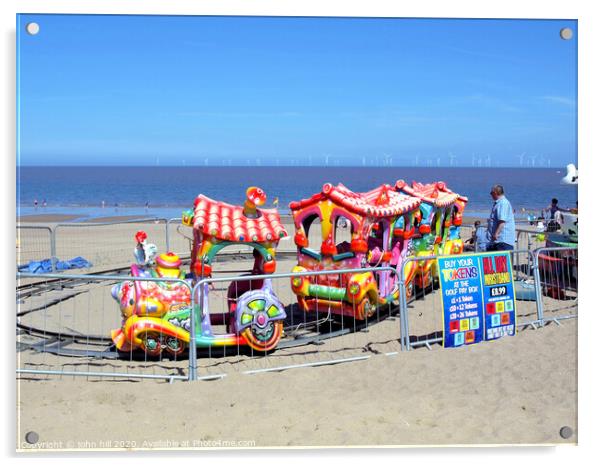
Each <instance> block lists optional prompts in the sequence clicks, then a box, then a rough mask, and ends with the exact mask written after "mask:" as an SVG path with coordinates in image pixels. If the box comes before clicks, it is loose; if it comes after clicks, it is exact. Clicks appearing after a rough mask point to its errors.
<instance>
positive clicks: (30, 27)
mask: <svg viewBox="0 0 602 466" xmlns="http://www.w3.org/2000/svg"><path fill="white" fill-rule="evenodd" d="M25 30H26V31H27V34H29V35H30V36H35V35H36V34H37V33H38V32H40V25H39V24H38V23H27V24H26V25H25Z"/></svg>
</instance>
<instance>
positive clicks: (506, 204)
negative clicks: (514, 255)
mask: <svg viewBox="0 0 602 466" xmlns="http://www.w3.org/2000/svg"><path fill="white" fill-rule="evenodd" d="M490 194H491V197H492V198H493V207H492V208H491V215H489V220H488V222H487V240H488V242H489V244H488V245H487V250H488V251H509V250H512V249H514V238H515V231H514V212H513V211H512V206H511V205H510V201H509V200H508V199H506V196H504V187H503V186H502V185H499V184H496V185H495V186H494V187H493V188H491V193H490Z"/></svg>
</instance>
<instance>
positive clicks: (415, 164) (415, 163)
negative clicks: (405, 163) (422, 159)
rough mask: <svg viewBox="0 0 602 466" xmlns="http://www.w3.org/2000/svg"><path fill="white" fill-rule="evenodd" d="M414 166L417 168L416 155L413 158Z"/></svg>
mask: <svg viewBox="0 0 602 466" xmlns="http://www.w3.org/2000/svg"><path fill="white" fill-rule="evenodd" d="M414 166H415V167H417V166H418V156H417V155H416V156H415V157H414Z"/></svg>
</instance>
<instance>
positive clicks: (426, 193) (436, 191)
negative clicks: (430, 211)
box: [395, 180, 468, 207]
mask: <svg viewBox="0 0 602 466" xmlns="http://www.w3.org/2000/svg"><path fill="white" fill-rule="evenodd" d="M395 187H396V188H397V189H399V190H401V191H403V192H405V193H407V194H409V195H410V196H415V197H418V198H420V199H422V200H424V201H426V202H429V203H431V204H433V205H435V206H436V207H448V206H450V205H452V204H453V203H454V202H456V200H457V199H460V200H461V201H464V202H467V201H468V198H467V197H466V196H461V195H460V194H458V193H455V192H453V191H452V190H451V189H449V188H448V187H447V185H446V184H445V182H443V181H437V182H436V183H430V184H422V183H417V182H416V181H413V182H412V186H410V185H409V184H407V183H406V182H405V181H403V180H398V181H397V182H396V183H395Z"/></svg>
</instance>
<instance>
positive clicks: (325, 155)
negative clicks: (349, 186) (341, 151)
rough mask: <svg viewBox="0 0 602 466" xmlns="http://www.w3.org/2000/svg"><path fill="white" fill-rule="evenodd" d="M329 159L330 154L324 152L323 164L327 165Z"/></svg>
mask: <svg viewBox="0 0 602 466" xmlns="http://www.w3.org/2000/svg"><path fill="white" fill-rule="evenodd" d="M329 159H330V154H324V165H326V166H328V164H329V163H330V161H329Z"/></svg>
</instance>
